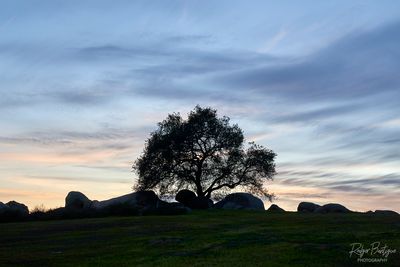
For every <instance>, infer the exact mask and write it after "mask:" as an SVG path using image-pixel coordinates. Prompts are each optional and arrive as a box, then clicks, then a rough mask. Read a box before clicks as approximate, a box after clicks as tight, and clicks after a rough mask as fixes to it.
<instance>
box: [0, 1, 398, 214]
mask: <svg viewBox="0 0 400 267" xmlns="http://www.w3.org/2000/svg"><path fill="white" fill-rule="evenodd" d="M399 70H400V2H399V1H388V0H384V1H329V2H328V1H251V2H249V1H122V0H118V1H115V0H114V1H101V0H96V1H73V0H71V1H53V0H52V1H49V0H42V1H29V0H26V1H21V0H12V1H11V0H9V1H7V0H4V1H1V2H0V129H1V131H0V184H1V186H0V201H1V202H8V201H10V200H16V201H19V202H23V203H25V204H26V205H28V206H29V208H31V209H33V208H34V207H35V206H38V205H42V204H43V205H44V206H45V207H47V208H54V207H60V206H63V205H64V199H65V196H66V195H67V193H68V192H69V191H73V190H74V191H81V192H83V193H84V194H86V195H87V196H88V197H89V198H90V199H98V200H102V199H107V198H111V197H115V196H119V195H122V194H126V193H129V192H131V190H132V186H133V185H134V183H135V181H136V178H137V176H136V174H135V173H133V172H132V170H131V167H132V164H133V162H134V161H135V159H136V158H137V157H138V156H139V155H140V154H141V152H142V151H143V148H144V142H145V140H146V139H147V138H148V137H149V133H150V132H151V131H153V130H155V129H156V127H157V122H159V121H161V120H163V119H164V118H165V117H166V116H167V114H169V113H172V112H180V113H181V114H182V115H183V116H186V114H187V113H188V112H189V111H190V110H192V109H193V108H194V107H195V105H197V104H200V105H201V106H211V107H213V108H216V109H217V110H218V114H219V115H221V116H222V115H226V116H229V117H230V118H231V121H232V123H237V124H239V126H240V127H241V128H242V130H243V131H244V134H245V137H246V140H247V141H255V142H256V143H258V144H261V145H263V146H265V147H267V148H269V149H272V150H274V152H276V153H277V154H278V156H277V158H276V164H277V171H278V175H276V177H275V179H274V181H269V182H267V183H266V187H267V188H268V189H269V190H270V192H273V193H274V194H275V195H276V196H277V198H276V200H275V201H274V202H275V203H276V204H278V205H279V206H281V207H283V208H284V209H287V210H295V209H296V207H297V205H298V203H299V202H301V201H311V202H315V203H318V204H326V203H332V202H336V203H341V204H343V205H345V206H346V207H348V208H350V209H353V210H357V211H367V210H375V209H393V210H396V211H398V212H400V202H399V201H398V196H399V194H400V75H399ZM265 206H266V207H268V206H269V203H268V202H267V201H266V202H265Z"/></svg>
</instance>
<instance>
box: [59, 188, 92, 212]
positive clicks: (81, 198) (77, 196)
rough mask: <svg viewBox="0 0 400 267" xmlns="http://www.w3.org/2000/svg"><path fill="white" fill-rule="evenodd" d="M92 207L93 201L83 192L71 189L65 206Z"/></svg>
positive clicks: (71, 207)
mask: <svg viewBox="0 0 400 267" xmlns="http://www.w3.org/2000/svg"><path fill="white" fill-rule="evenodd" d="M91 207H92V201H91V200H90V199H89V198H88V197H87V196H85V195H84V194H83V193H81V192H78V191H71V192H69V193H68V195H67V197H66V198H65V208H67V209H88V208H91Z"/></svg>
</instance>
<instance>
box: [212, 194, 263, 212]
mask: <svg viewBox="0 0 400 267" xmlns="http://www.w3.org/2000/svg"><path fill="white" fill-rule="evenodd" d="M213 207H214V208H217V209H235V210H236V209H246V210H264V203H263V202H262V200H261V199H259V198H258V197H255V196H253V195H252V194H249V193H233V194H229V195H227V196H226V197H225V198H224V199H223V200H221V201H219V202H218V203H216V204H214V206H213Z"/></svg>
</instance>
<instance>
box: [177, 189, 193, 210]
mask: <svg viewBox="0 0 400 267" xmlns="http://www.w3.org/2000/svg"><path fill="white" fill-rule="evenodd" d="M195 198H196V194H195V193H194V192H193V191H190V190H187V189H184V190H181V191H179V192H178V194H176V196H175V200H176V201H178V202H179V203H182V204H183V205H185V206H187V207H189V205H190V203H192V201H193V200H194V199H195Z"/></svg>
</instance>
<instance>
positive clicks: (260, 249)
mask: <svg viewBox="0 0 400 267" xmlns="http://www.w3.org/2000/svg"><path fill="white" fill-rule="evenodd" d="M375 241H380V242H381V243H385V244H387V245H388V246H389V247H390V248H391V249H397V252H396V253H395V254H391V255H390V256H389V257H388V261H387V262H386V263H374V264H371V265H373V266H400V219H399V216H382V215H381V216H379V215H368V214H298V213H268V212H255V211H253V212H252V211H218V210H211V211H194V212H192V213H191V214H189V215H180V216H137V217H114V218H112V217H108V218H101V219H79V220H65V221H47V222H24V223H7V224H0V244H1V246H0V266H41V267H44V266H364V265H363V264H362V263H358V262H357V260H356V259H355V257H354V256H353V257H352V258H350V257H349V250H350V248H351V247H350V244H351V243H354V242H361V243H364V245H365V246H369V244H370V243H372V242H375ZM364 257H365V256H364Z"/></svg>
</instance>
